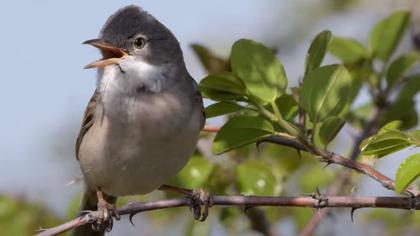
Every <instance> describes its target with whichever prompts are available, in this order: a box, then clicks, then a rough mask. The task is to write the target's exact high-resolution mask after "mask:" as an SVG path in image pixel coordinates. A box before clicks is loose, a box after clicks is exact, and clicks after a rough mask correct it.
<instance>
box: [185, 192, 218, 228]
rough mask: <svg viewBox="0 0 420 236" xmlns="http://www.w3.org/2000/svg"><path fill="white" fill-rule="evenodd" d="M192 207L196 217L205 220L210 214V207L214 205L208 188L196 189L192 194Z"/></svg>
mask: <svg viewBox="0 0 420 236" xmlns="http://www.w3.org/2000/svg"><path fill="white" fill-rule="evenodd" d="M190 198H191V203H190V208H191V209H192V210H193V212H194V219H196V220H198V221H205V220H206V219H207V216H208V215H209V208H210V207H211V206H212V205H213V198H212V196H211V195H210V193H209V192H208V191H207V190H204V189H201V188H200V189H194V190H193V191H192V193H191V195H190Z"/></svg>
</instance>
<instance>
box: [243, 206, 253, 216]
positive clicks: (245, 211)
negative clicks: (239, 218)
mask: <svg viewBox="0 0 420 236" xmlns="http://www.w3.org/2000/svg"><path fill="white" fill-rule="evenodd" d="M254 207H255V206H250V205H245V207H244V213H245V214H246V213H247V212H248V211H249V210H250V209H252V208H254Z"/></svg>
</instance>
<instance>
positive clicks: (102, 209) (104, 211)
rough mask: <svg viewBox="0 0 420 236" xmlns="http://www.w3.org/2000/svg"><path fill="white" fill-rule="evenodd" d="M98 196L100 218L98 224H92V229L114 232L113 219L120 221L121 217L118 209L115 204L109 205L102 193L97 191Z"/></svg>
mask: <svg viewBox="0 0 420 236" xmlns="http://www.w3.org/2000/svg"><path fill="white" fill-rule="evenodd" d="M96 195H97V196H98V212H99V217H98V220H97V221H96V222H94V223H93V224H92V227H93V228H94V229H95V230H96V231H100V230H103V229H105V230H106V231H107V232H109V231H111V230H112V227H113V218H115V219H116V220H120V219H121V217H120V215H119V214H118V212H117V209H116V207H115V205H114V204H110V203H108V202H107V201H106V200H105V198H104V194H103V193H102V191H99V190H98V191H97V192H96Z"/></svg>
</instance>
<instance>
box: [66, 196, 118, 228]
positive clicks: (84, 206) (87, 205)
mask: <svg viewBox="0 0 420 236" xmlns="http://www.w3.org/2000/svg"><path fill="white" fill-rule="evenodd" d="M105 200H106V201H107V202H108V203H110V204H115V202H116V201H117V198H116V197H113V196H109V195H106V196H105ZM80 210H81V212H80V213H79V216H81V215H83V214H85V213H83V211H96V210H98V197H97V196H96V191H94V190H92V189H87V190H86V191H85V193H84V194H83V198H82V203H81V207H80ZM104 234H105V229H102V230H99V231H95V230H94V229H93V228H92V226H91V225H90V224H86V225H82V226H80V227H77V228H76V229H75V230H74V231H73V233H72V236H103V235H104Z"/></svg>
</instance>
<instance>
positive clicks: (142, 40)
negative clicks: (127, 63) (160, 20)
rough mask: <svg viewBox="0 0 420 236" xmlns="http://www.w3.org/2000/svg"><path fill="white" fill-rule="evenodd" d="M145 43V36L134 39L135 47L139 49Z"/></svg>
mask: <svg viewBox="0 0 420 236" xmlns="http://www.w3.org/2000/svg"><path fill="white" fill-rule="evenodd" d="M145 45H146V39H145V38H143V37H137V38H136V39H135V40H134V47H136V48H137V49H142V48H144V46H145Z"/></svg>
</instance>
